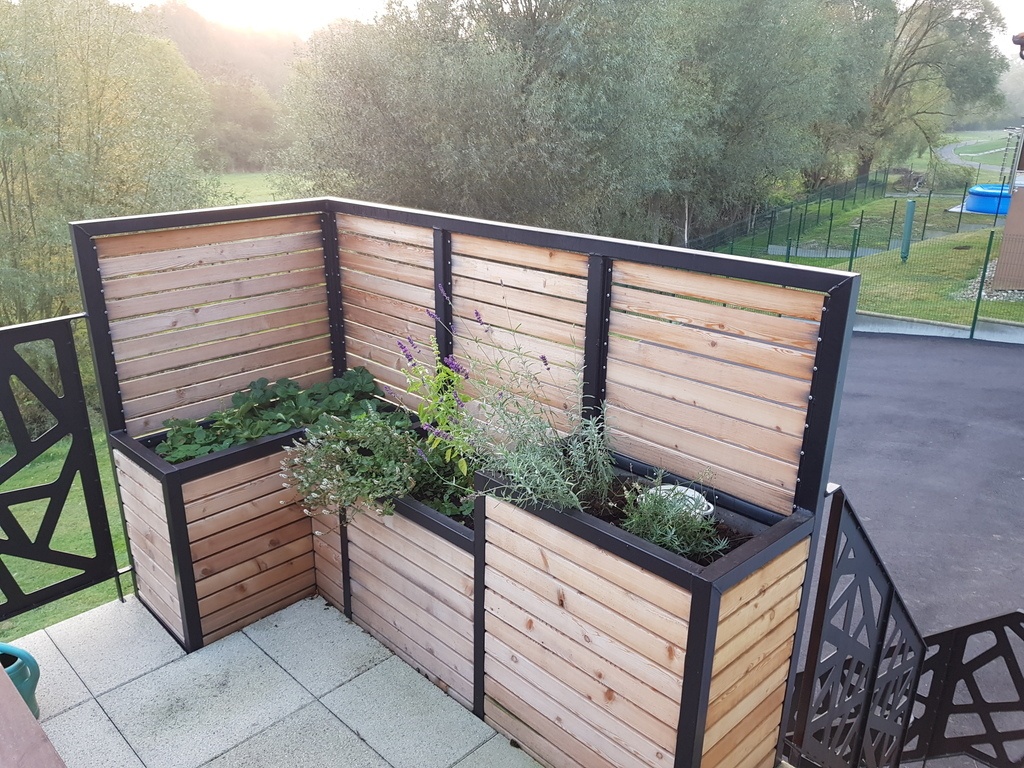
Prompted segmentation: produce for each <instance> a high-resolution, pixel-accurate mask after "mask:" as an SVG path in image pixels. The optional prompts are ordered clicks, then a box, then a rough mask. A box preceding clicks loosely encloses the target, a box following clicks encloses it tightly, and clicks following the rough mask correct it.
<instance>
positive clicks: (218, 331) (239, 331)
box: [114, 304, 326, 363]
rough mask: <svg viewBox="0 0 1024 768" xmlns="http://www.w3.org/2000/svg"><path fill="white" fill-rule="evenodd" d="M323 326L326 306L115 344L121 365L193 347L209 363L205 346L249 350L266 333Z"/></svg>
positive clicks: (297, 309) (187, 351) (240, 319)
mask: <svg viewBox="0 0 1024 768" xmlns="http://www.w3.org/2000/svg"><path fill="white" fill-rule="evenodd" d="M323 322H326V319H325V317H324V308H323V305H322V304H304V305H301V306H298V307H293V308H291V309H284V310H282V311H280V312H267V313H263V314H259V315H249V316H245V317H240V318H237V319H234V320H227V321H224V322H218V323H212V324H210V325H200V326H195V327H189V328H186V329H184V330H183V331H180V332H179V331H178V330H175V329H173V328H172V329H171V330H169V331H168V332H166V333H160V334H157V335H155V336H142V337H138V338H132V339H125V340H119V341H114V355H115V357H116V358H117V360H118V362H119V363H120V361H123V360H132V359H134V358H138V357H149V356H150V355H164V354H167V353H171V352H175V351H177V352H179V353H180V354H183V355H187V354H189V352H190V350H191V348H192V347H198V348H199V352H198V354H199V359H206V351H205V350H202V348H201V345H205V344H208V343H211V342H218V341H226V342H227V343H228V344H234V343H237V344H240V345H246V346H247V345H251V344H252V343H253V342H252V341H251V340H250V337H254V336H257V335H258V334H261V333H264V332H266V331H270V330H274V329H277V328H286V327H289V326H294V325H302V324H310V323H323ZM191 351H193V352H194V351H195V350H191ZM186 362H188V360H186Z"/></svg>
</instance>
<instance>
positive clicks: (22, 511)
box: [0, 317, 117, 619]
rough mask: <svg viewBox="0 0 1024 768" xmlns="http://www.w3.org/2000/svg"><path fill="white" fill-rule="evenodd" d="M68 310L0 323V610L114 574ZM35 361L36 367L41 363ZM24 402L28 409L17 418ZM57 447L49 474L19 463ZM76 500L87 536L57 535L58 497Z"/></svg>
mask: <svg viewBox="0 0 1024 768" xmlns="http://www.w3.org/2000/svg"><path fill="white" fill-rule="evenodd" d="M75 319H77V318H76V317H60V318H55V319H53V320H46V321H42V322H38V323H27V324H25V325H16V326H11V327H8V328H0V361H3V368H2V374H3V375H2V376H0V420H2V422H3V424H4V426H5V427H6V431H7V433H8V434H9V440H10V442H11V444H12V445H13V448H14V453H13V455H12V456H10V457H9V458H8V459H7V460H6V461H3V462H2V463H0V592H2V593H3V602H2V603H0V619H4V618H9V617H11V616H15V615H17V614H20V613H24V612H25V611H28V610H31V609H32V608H37V607H39V606H41V605H45V604H46V603H50V602H53V601H54V600H57V599H59V598H61V597H65V596H67V595H70V594H72V593H74V592H77V591H79V590H81V589H85V588H86V587H90V586H92V585H94V584H98V583H100V582H102V581H106V580H107V579H110V578H113V577H114V576H116V575H117V564H116V561H115V558H114V550H113V545H112V544H111V540H110V528H109V524H108V522H107V511H106V506H105V504H104V501H103V492H102V489H101V487H100V477H99V470H98V468H97V465H96V454H95V451H94V449H93V442H92V435H91V433H90V430H89V414H88V411H87V409H86V403H85V395H84V392H83V388H82V380H81V376H80V374H79V369H78V360H77V355H76V354H75V341H74V331H73V327H72V323H73V321H74V320H75ZM44 369H45V370H44ZM29 411H34V416H33V417H32V418H26V416H27V415H28V412H29ZM54 454H57V455H58V457H62V458H61V459H60V460H61V463H60V465H59V470H58V471H57V472H56V473H55V475H54V476H53V479H52V480H49V481H48V482H45V483H42V484H33V485H28V484H27V483H28V482H29V481H26V480H25V479H24V478H25V475H24V473H25V470H26V469H27V468H28V467H29V466H30V465H31V464H32V463H33V462H34V461H36V460H37V459H39V458H41V457H43V456H44V455H54ZM72 493H80V494H81V495H82V497H83V498H84V500H85V507H86V514H87V515H88V518H89V526H90V529H91V541H89V542H88V543H85V542H82V541H80V540H79V539H78V538H77V537H74V538H72V537H65V536H63V535H62V524H66V517H67V516H69V515H73V514H76V511H75V507H66V504H67V501H68V497H69V495H71V494H72Z"/></svg>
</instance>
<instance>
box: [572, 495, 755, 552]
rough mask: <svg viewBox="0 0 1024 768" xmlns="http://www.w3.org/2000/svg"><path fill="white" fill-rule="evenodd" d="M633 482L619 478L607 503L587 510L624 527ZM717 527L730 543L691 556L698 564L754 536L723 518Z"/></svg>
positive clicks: (719, 533)
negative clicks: (701, 555)
mask: <svg viewBox="0 0 1024 768" xmlns="http://www.w3.org/2000/svg"><path fill="white" fill-rule="evenodd" d="M633 482H635V481H633V480H630V479H626V478H620V479H618V480H617V481H616V482H615V483H614V484H613V485H612V488H611V493H610V494H609V496H608V500H607V502H606V503H604V504H601V505H591V506H588V507H587V508H586V509H585V511H586V512H587V513H588V514H591V515H593V516H594V517H596V518H598V519H599V520H604V521H605V522H606V523H611V524H612V525H614V526H615V527H616V528H622V523H623V521H624V520H625V519H626V490H627V489H628V488H629V487H630V485H632V483H633ZM715 529H716V535H717V536H720V537H722V538H724V539H726V540H727V541H728V542H729V543H728V545H727V546H726V547H725V548H724V549H723V550H721V551H720V552H719V553H717V554H716V555H714V556H712V557H705V558H690V559H692V560H693V562H695V563H696V564H697V565H710V564H711V563H713V562H714V561H715V560H718V559H720V558H722V557H723V556H724V555H727V554H728V553H729V552H732V551H733V550H734V549H736V548H737V547H738V546H740V544H743V543H744V542H746V541H749V540H750V539H751V538H753V537H752V536H751V535H750V534H749V533H743V532H741V531H737V530H736V529H734V528H732V527H730V526H728V525H726V524H725V523H723V522H722V521H721V520H715Z"/></svg>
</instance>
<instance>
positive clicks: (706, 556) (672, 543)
mask: <svg viewBox="0 0 1024 768" xmlns="http://www.w3.org/2000/svg"><path fill="white" fill-rule="evenodd" d="M701 477H702V478H703V479H704V480H703V481H702V482H704V481H706V480H707V479H710V473H709V472H706V473H705V474H703V475H702V476H701ZM662 479H663V477H662V475H660V474H659V475H657V476H656V477H655V478H654V486H653V488H652V487H651V486H649V485H646V484H642V483H636V484H634V485H631V486H630V487H629V488H627V490H626V502H625V518H624V519H623V521H622V523H621V525H622V528H623V529H624V530H626V531H629V532H630V533H632V534H635V535H637V536H639V537H640V538H642V539H646V540H647V541H649V542H651V543H652V544H657V545H658V546H659V547H663V548H665V549H667V550H669V551H670V552H675V553H676V554H677V555H682V556H683V557H685V558H688V559H690V560H693V561H694V562H698V563H706V562H710V561H711V560H713V559H714V558H715V557H718V556H719V555H721V554H722V553H723V552H725V550H726V549H727V548H728V546H729V540H728V539H727V538H726V537H725V536H721V535H719V533H718V528H717V526H716V524H715V521H714V519H713V518H711V517H708V516H706V515H704V514H703V510H702V507H703V497H701V496H698V495H684V494H678V493H664V492H659V486H661V484H662ZM683 487H684V488H693V487H694V486H693V485H692V484H691V485H690V486H683Z"/></svg>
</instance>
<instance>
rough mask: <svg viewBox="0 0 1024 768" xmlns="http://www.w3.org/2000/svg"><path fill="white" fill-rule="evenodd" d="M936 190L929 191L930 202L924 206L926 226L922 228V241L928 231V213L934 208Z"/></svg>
mask: <svg viewBox="0 0 1024 768" xmlns="http://www.w3.org/2000/svg"><path fill="white" fill-rule="evenodd" d="M933 191H934V190H931V189H929V190H928V202H926V203H925V204H924V225H923V226H922V227H921V239H922V240H924V234H925V232H927V231H928V211H930V210H931V208H932V192H933Z"/></svg>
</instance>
